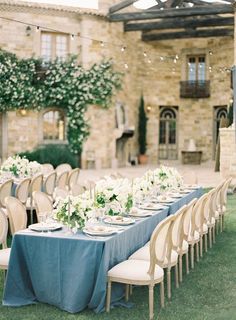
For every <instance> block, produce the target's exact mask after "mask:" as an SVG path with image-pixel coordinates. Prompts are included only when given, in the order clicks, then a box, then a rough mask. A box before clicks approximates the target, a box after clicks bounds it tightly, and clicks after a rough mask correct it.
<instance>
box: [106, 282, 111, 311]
mask: <svg viewBox="0 0 236 320" xmlns="http://www.w3.org/2000/svg"><path fill="white" fill-rule="evenodd" d="M110 305H111V281H110V280H108V283H107V303H106V312H110Z"/></svg>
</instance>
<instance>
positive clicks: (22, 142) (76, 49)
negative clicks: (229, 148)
mask: <svg viewBox="0 0 236 320" xmlns="http://www.w3.org/2000/svg"><path fill="white" fill-rule="evenodd" d="M6 2H7V1H4V0H0V12H1V16H2V17H7V18H12V19H16V20H20V21H24V22H27V23H29V25H30V24H31V23H33V24H34V25H40V26H45V27H50V28H52V29H54V30H58V31H59V30H61V31H63V32H68V33H69V34H78V35H80V36H79V37H76V38H75V40H70V43H69V50H70V52H71V53H75V54H79V58H78V59H79V62H80V63H82V65H83V66H84V67H89V66H90V65H92V64H93V63H95V62H99V61H101V60H102V59H103V58H112V59H113V61H114V65H115V69H116V70H118V71H120V72H123V73H124V77H123V89H122V90H121V91H119V92H118V93H117V95H116V96H115V97H114V98H113V103H112V105H111V108H110V109H109V110H103V109H101V108H99V107H97V106H90V107H89V108H88V112H87V115H86V117H87V118H88V119H89V124H90V127H91V129H90V136H89V138H88V140H87V141H86V143H85V145H84V151H83V154H82V165H83V167H88V166H95V167H97V168H99V167H110V166H115V165H116V163H117V161H116V158H118V159H119V161H118V162H119V163H118V165H125V164H126V162H127V161H128V159H129V158H130V157H135V156H137V155H138V143H137V126H138V123H137V121H138V106H139V101H140V96H141V94H142V93H143V95H144V100H145V105H146V107H147V106H148V109H147V110H148V113H147V115H148V118H149V120H148V129H147V154H148V156H149V162H150V163H154V164H155V163H157V162H158V158H159V157H160V148H159V133H160V108H161V107H172V108H173V107H176V108H175V112H176V128H177V130H176V144H175V148H176V156H177V157H178V159H181V150H184V149H186V147H187V144H188V141H189V140H190V139H194V140H195V141H196V145H197V149H198V150H201V151H202V152H203V160H209V159H212V158H213V156H214V135H215V133H214V130H215V129H214V126H215V121H214V107H215V106H221V105H222V106H227V105H228V104H229V100H230V98H231V94H232V93H231V89H230V73H229V72H227V71H225V68H226V67H227V68H228V67H231V66H232V65H233V39H232V38H230V37H224V38H221V37H219V38H206V39H203V38H202V39H187V40H174V41H169V40H168V41H158V42H143V41H141V33H139V32H128V33H124V31H123V24H122V23H109V22H108V21H107V19H106V18H105V16H104V14H94V13H93V12H89V13H88V12H84V13H83V11H82V12H80V13H78V12H75V10H74V11H73V10H71V11H70V10H65V11H63V10H61V9H60V10H56V8H53V7H50V8H48V7H47V8H41V7H40V6H39V5H32V6H23V5H17V1H14V4H12V5H9V4H8V5H6V4H4V3H6ZM101 2H102V8H103V13H105V12H106V10H107V8H108V6H109V5H111V4H113V3H115V2H116V1H111V0H106V1H105V0H104V1H101ZM8 3H9V2H8ZM88 38H90V39H97V40H101V41H103V42H104V46H103V47H102V46H101V44H100V41H95V40H89V39H88ZM122 46H125V47H126V49H125V51H124V52H121V48H122ZM0 47H1V48H2V49H4V50H8V51H11V52H14V53H16V54H17V55H18V56H19V57H30V56H32V55H36V56H38V55H40V31H39V32H37V31H36V30H35V28H32V30H31V33H30V35H29V36H26V26H25V25H23V24H19V23H15V22H12V21H9V20H3V19H1V20H0ZM144 53H145V54H144ZM211 53H213V54H211ZM146 54H147V56H146V57H145V56H144V55H146ZM198 54H205V56H206V65H207V79H208V80H210V92H211V94H210V97H209V98H202V99H190V98H188V99H186V98H185V99H184V98H180V81H181V80H186V63H187V56H188V55H198ZM176 55H178V59H177V61H176V63H175V62H174V57H175V56H176ZM162 58H164V59H162ZM125 66H126V67H127V66H128V68H126V67H125ZM209 66H210V67H211V68H212V69H211V70H212V72H209V69H208V67H209ZM117 103H119V104H121V105H123V106H124V108H125V115H126V123H125V126H127V127H135V128H136V129H135V133H134V137H132V138H129V139H126V140H124V143H123V154H124V155H123V157H122V156H121V155H120V154H117V152H120V150H118V148H117V139H118V138H119V137H120V136H121V135H122V130H123V129H124V126H122V125H121V126H120V127H119V128H117V125H116V105H117ZM52 107H53V106H52ZM41 117H42V115H41V114H38V113H36V112H30V113H29V114H27V116H22V115H20V114H18V113H17V112H10V113H8V114H7V116H6V115H3V116H2V118H3V119H2V132H1V135H2V142H1V155H2V157H3V158H5V157H6V156H8V155H11V154H14V153H15V152H19V151H25V150H30V149H32V148H34V147H35V146H37V145H38V144H41V143H42V133H40V130H41V126H40V123H41V120H40V119H41ZM6 118H7V120H6ZM4 141H5V142H4ZM6 141H7V143H6ZM164 147H165V146H164ZM167 157H168V154H167Z"/></svg>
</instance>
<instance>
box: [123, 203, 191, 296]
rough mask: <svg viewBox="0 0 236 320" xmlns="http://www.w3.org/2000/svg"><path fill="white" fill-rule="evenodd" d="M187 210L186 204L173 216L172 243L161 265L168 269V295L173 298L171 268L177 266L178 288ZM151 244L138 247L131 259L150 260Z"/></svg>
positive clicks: (176, 280) (176, 279) (176, 282)
mask: <svg viewBox="0 0 236 320" xmlns="http://www.w3.org/2000/svg"><path fill="white" fill-rule="evenodd" d="M185 210H186V206H183V207H182V208H180V209H179V210H178V211H177V212H176V213H175V214H174V215H173V216H172V217H173V219H174V220H173V226H172V229H171V235H170V241H171V245H170V246H169V247H168V248H167V249H168V250H167V251H166V256H165V259H164V261H163V263H162V264H160V267H161V268H163V269H167V296H168V298H169V299H170V298H171V268H172V267H175V285H176V287H177V288H178V286H179V280H178V278H179V277H178V253H177V250H178V248H179V246H180V241H181V239H180V237H179V234H180V230H181V223H182V214H183V212H184V211H185ZM149 246H150V243H149V245H148V246H147V245H145V246H143V247H142V248H140V249H138V250H137V251H136V252H134V253H133V254H132V255H131V256H130V257H129V259H135V260H146V261H149V259H150V255H149Z"/></svg>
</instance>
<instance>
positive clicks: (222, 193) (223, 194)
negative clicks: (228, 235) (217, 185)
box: [219, 177, 232, 232]
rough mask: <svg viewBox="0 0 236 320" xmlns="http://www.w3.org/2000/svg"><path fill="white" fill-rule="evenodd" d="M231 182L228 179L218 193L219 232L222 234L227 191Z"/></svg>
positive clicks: (230, 179)
mask: <svg viewBox="0 0 236 320" xmlns="http://www.w3.org/2000/svg"><path fill="white" fill-rule="evenodd" d="M231 181H232V178H231V177H230V178H228V179H227V180H226V181H225V183H224V185H223V186H222V189H221V191H220V200H219V214H220V231H221V232H222V231H223V229H224V216H225V212H226V205H227V191H228V188H229V186H230V183H231Z"/></svg>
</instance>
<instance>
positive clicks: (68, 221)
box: [68, 196, 71, 225]
mask: <svg viewBox="0 0 236 320" xmlns="http://www.w3.org/2000/svg"><path fill="white" fill-rule="evenodd" d="M70 214H71V212H70V196H68V225H70Z"/></svg>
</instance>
